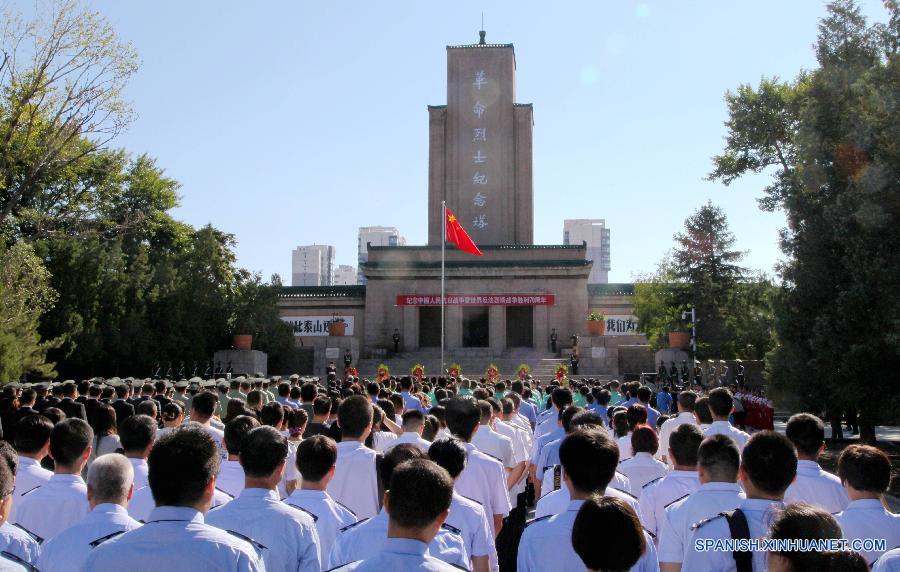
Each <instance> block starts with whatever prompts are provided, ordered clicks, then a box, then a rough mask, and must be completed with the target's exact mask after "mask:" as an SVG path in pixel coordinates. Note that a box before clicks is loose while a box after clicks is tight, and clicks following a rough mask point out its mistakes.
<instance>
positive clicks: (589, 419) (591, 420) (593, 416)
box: [563, 409, 603, 431]
mask: <svg viewBox="0 0 900 572" xmlns="http://www.w3.org/2000/svg"><path fill="white" fill-rule="evenodd" d="M563 423H565V417H563ZM590 426H593V427H597V428H598V429H600V428H603V418H602V417H600V415H599V414H598V413H597V412H596V411H591V410H590V409H582V410H581V411H579V412H577V413H576V414H575V415H573V416H572V418H571V419H570V420H569V422H568V426H567V429H566V431H572V430H574V429H577V428H578V427H590Z"/></svg>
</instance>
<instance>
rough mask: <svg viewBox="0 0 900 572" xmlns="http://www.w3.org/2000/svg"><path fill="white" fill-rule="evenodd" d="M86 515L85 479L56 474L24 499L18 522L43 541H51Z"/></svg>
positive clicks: (18, 513) (17, 517) (18, 514)
mask: <svg viewBox="0 0 900 572" xmlns="http://www.w3.org/2000/svg"><path fill="white" fill-rule="evenodd" d="M87 513H88V500H87V485H85V484H84V481H83V480H82V478H81V477H80V476H79V475H57V474H54V475H53V476H52V477H50V480H49V481H47V482H46V483H45V484H44V485H42V486H40V487H38V488H36V489H34V490H32V491H31V492H29V493H27V494H25V495H24V496H23V497H22V503H21V504H20V505H19V510H18V512H17V514H16V522H17V523H18V524H21V525H22V527H23V528H25V529H26V530H28V531H30V532H31V533H33V534H37V535H38V536H40V537H41V538H43V539H44V540H50V539H51V538H53V537H54V536H56V534H57V533H58V532H60V531H61V530H63V529H65V528H68V527H69V526H71V525H72V524H74V523H75V522H77V521H79V520H81V519H82V518H83V517H84V515H86V514H87Z"/></svg>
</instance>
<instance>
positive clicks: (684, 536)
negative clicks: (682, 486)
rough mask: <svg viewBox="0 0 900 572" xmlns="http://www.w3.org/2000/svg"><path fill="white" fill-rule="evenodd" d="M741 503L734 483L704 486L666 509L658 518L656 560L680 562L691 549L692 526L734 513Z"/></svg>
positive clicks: (716, 483) (738, 488) (741, 500)
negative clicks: (724, 512) (729, 511)
mask: <svg viewBox="0 0 900 572" xmlns="http://www.w3.org/2000/svg"><path fill="white" fill-rule="evenodd" d="M743 501H744V492H743V491H742V490H741V486H740V485H739V484H737V483H719V482H713V483H706V484H702V485H700V488H699V489H697V492H695V493H692V494H691V495H689V496H688V497H687V498H686V499H682V500H679V501H676V502H674V503H672V504H670V505H669V506H668V507H666V513H665V517H664V518H662V519H658V520H657V523H656V525H657V526H658V527H659V532H658V533H657V536H658V537H659V561H660V562H672V563H681V562H684V556H685V553H686V552H687V550H688V549H692V547H691V546H690V539H691V535H692V534H693V531H692V530H691V527H692V526H693V525H695V524H697V523H698V522H700V521H702V520H705V519H707V518H712V517H714V516H715V515H717V514H719V513H720V512H723V511H726V510H733V509H735V508H737V507H738V506H740V504H741V503H742V502H743Z"/></svg>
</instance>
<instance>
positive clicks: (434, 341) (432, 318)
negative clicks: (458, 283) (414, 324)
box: [419, 306, 441, 348]
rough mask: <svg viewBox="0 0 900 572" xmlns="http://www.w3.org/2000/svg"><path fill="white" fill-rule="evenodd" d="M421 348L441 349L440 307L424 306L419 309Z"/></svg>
mask: <svg viewBox="0 0 900 572" xmlns="http://www.w3.org/2000/svg"><path fill="white" fill-rule="evenodd" d="M419 347H420V348H439V347H441V308H440V306H437V307H435V306H422V307H420V308H419Z"/></svg>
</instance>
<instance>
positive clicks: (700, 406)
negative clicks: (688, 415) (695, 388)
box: [694, 397, 713, 425]
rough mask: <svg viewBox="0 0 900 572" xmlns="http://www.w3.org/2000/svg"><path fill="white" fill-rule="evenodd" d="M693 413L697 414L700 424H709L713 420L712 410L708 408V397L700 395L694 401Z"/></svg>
mask: <svg viewBox="0 0 900 572" xmlns="http://www.w3.org/2000/svg"><path fill="white" fill-rule="evenodd" d="M694 414H695V415H697V419H699V420H700V424H701V425H709V424H710V423H712V422H713V417H712V411H710V410H709V398H708V397H701V398H700V399H698V400H697V401H696V402H694Z"/></svg>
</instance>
